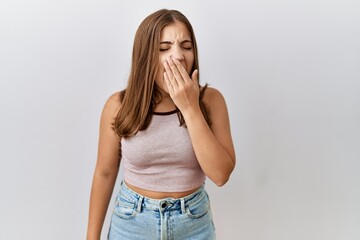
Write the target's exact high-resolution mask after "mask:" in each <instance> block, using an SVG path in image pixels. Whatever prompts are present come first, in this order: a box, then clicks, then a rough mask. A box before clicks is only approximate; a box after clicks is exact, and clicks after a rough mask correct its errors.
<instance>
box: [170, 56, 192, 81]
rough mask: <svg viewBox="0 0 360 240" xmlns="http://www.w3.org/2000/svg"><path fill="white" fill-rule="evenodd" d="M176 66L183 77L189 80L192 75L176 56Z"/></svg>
mask: <svg viewBox="0 0 360 240" xmlns="http://www.w3.org/2000/svg"><path fill="white" fill-rule="evenodd" d="M173 61H174V63H175V66H176V68H177V70H178V71H179V74H180V75H181V77H182V79H183V80H184V81H185V82H187V81H190V80H191V79H190V77H189V74H188V72H187V71H186V70H185V68H184V66H183V65H182V64H181V62H180V61H179V60H177V59H176V58H174V59H173Z"/></svg>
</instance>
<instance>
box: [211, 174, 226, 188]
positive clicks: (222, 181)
mask: <svg viewBox="0 0 360 240" xmlns="http://www.w3.org/2000/svg"><path fill="white" fill-rule="evenodd" d="M229 178H230V174H224V175H222V176H221V177H218V178H217V179H215V181H214V183H215V184H216V185H217V186H218V187H222V186H224V185H225V184H226V183H227V182H228V181H229Z"/></svg>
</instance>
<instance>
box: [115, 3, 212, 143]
mask: <svg viewBox="0 0 360 240" xmlns="http://www.w3.org/2000/svg"><path fill="white" fill-rule="evenodd" d="M175 21H180V22H182V23H184V24H185V25H186V26H187V28H188V30H189V32H190V35H191V38H192V42H193V51H194V65H193V67H192V70H191V72H193V71H194V70H195V69H198V70H199V62H198V51H197V45H196V39H195V34H194V31H193V28H192V26H191V24H190V22H189V20H188V19H187V18H186V17H185V16H184V15H183V14H182V13H181V12H179V11H176V10H167V9H161V10H159V11H156V12H154V13H152V14H150V15H149V16H148V17H146V18H145V19H144V20H143V21H142V22H141V24H140V26H139V28H138V29H137V31H136V34H135V39H134V46H133V52H132V64H131V72H130V76H129V79H128V85H127V87H126V89H125V90H123V91H121V92H120V101H121V107H120V110H119V112H118V113H117V116H116V118H115V121H114V123H113V124H112V125H113V127H112V128H113V130H114V131H115V132H116V134H118V135H119V136H120V137H124V138H127V137H130V136H134V135H135V134H136V133H137V132H138V131H141V130H144V129H146V128H147V127H148V126H149V124H150V121H151V118H152V113H153V111H154V108H155V106H156V102H155V99H158V98H160V99H161V93H160V92H159V91H158V90H157V87H156V84H155V77H156V74H157V72H158V69H159V51H160V34H161V30H162V29H163V28H164V27H165V26H167V25H169V24H171V23H174V22H175ZM198 76H199V75H198ZM206 88H207V84H206V85H205V86H204V87H201V88H200V89H201V90H200V97H199V104H200V108H201V111H202V113H203V115H204V117H205V119H206V121H207V123H208V124H209V125H210V119H209V116H208V111H207V109H206V106H205V104H204V102H203V100H202V99H203V96H204V92H205V90H206ZM156 97H157V98H156ZM178 117H179V122H180V125H186V124H185V120H184V117H183V115H182V114H181V112H180V111H178Z"/></svg>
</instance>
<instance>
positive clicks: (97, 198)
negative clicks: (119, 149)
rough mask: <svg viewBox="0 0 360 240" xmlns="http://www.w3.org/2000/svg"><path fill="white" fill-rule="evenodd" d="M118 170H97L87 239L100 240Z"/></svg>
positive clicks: (92, 192)
mask: <svg viewBox="0 0 360 240" xmlns="http://www.w3.org/2000/svg"><path fill="white" fill-rule="evenodd" d="M117 172H118V171H116V172H114V173H112V174H110V175H103V174H100V173H97V172H96V171H95V174H94V180H93V184H92V188H91V196H90V208H89V221H88V230H87V240H95V239H96V240H99V239H100V235H101V229H102V227H103V223H104V219H105V216H106V211H107V209H108V206H109V201H110V199H111V195H112V192H113V189H114V184H115V182H116V177H117Z"/></svg>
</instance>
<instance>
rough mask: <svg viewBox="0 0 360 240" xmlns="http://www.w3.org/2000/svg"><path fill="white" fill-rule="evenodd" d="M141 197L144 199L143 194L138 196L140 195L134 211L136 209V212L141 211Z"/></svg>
mask: <svg viewBox="0 0 360 240" xmlns="http://www.w3.org/2000/svg"><path fill="white" fill-rule="evenodd" d="M143 199H144V197H143V196H140V197H139V201H138V205H137V208H136V211H137V212H138V213H140V212H141V205H142V202H143Z"/></svg>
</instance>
